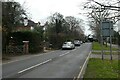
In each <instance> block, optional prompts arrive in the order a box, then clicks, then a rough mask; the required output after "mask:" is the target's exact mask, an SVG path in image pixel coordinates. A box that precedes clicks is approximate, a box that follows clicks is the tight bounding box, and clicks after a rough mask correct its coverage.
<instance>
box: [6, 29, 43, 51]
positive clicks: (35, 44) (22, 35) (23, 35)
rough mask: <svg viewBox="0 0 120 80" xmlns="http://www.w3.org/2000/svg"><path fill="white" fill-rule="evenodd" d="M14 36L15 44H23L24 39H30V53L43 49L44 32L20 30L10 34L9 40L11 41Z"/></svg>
mask: <svg viewBox="0 0 120 80" xmlns="http://www.w3.org/2000/svg"><path fill="white" fill-rule="evenodd" d="M11 37H13V38H12V41H14V43H15V45H23V41H29V52H30V53H36V52H40V51H42V50H43V48H42V46H41V42H42V38H43V37H42V34H40V33H39V32H35V31H19V32H12V33H11V34H9V36H8V38H9V39H8V40H9V42H10V40H11Z"/></svg>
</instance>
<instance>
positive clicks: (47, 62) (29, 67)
mask: <svg viewBox="0 0 120 80" xmlns="http://www.w3.org/2000/svg"><path fill="white" fill-rule="evenodd" d="M51 60H52V59H49V60H46V61H44V62H41V63H39V64H37V65H34V66H31V67H29V68H26V69H24V70H21V71H19V72H18V73H19V74H20V73H23V72H25V71H28V70H30V69H33V68H35V67H38V66H40V65H43V64H45V63H48V62H50V61H51Z"/></svg>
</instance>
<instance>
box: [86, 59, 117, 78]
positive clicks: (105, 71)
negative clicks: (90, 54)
mask: <svg viewBox="0 0 120 80" xmlns="http://www.w3.org/2000/svg"><path fill="white" fill-rule="evenodd" d="M118 72H119V69H118V60H112V61H111V60H101V59H95V58H91V59H90V60H89V63H88V65H87V69H86V72H85V75H84V80H88V79H90V78H118ZM91 80H93V79H91Z"/></svg>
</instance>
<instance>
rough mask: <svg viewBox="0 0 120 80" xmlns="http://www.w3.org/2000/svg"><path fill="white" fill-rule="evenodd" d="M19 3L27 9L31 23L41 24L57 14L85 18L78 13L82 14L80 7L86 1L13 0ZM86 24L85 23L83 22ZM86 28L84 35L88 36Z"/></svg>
mask: <svg viewBox="0 0 120 80" xmlns="http://www.w3.org/2000/svg"><path fill="white" fill-rule="evenodd" d="M15 1H17V2H20V4H21V5H23V4H24V7H25V8H27V12H28V13H30V17H31V18H32V20H33V21H35V22H38V21H40V22H41V23H42V24H43V23H44V22H45V21H46V20H47V18H48V17H49V16H50V15H52V14H54V13H55V12H59V13H61V14H62V15H64V16H74V17H76V18H82V19H84V20H87V18H86V17H85V16H83V15H80V14H79V13H81V12H83V10H81V9H80V5H82V4H83V2H84V1H86V0H15ZM85 23H86V22H85ZM88 28H89V27H88V26H86V27H85V34H87V35H88V34H89V33H90V31H88Z"/></svg>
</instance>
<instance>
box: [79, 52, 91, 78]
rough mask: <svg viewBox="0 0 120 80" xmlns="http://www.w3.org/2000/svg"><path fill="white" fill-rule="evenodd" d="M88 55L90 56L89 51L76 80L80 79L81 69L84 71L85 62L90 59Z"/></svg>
mask: <svg viewBox="0 0 120 80" xmlns="http://www.w3.org/2000/svg"><path fill="white" fill-rule="evenodd" d="M90 54H91V51H90V53H89V55H88V56H87V58H86V60H85V62H84V64H83V66H82V68H81V70H80V72H79V75H78V76H77V80H78V79H79V78H80V76H81V73H82V71H83V69H84V67H85V64H86V62H87V61H88V59H89V57H90Z"/></svg>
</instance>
